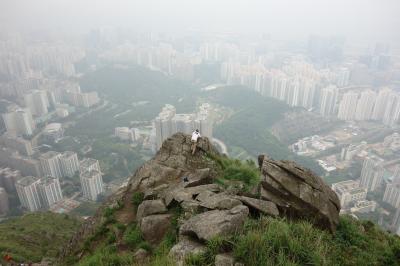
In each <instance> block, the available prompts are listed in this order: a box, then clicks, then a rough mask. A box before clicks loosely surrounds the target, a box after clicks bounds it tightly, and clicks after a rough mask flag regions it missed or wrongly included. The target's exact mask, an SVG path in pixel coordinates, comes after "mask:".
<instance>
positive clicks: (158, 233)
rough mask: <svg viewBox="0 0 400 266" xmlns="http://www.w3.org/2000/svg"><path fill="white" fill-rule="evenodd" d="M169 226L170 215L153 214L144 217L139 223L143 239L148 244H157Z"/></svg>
mask: <svg viewBox="0 0 400 266" xmlns="http://www.w3.org/2000/svg"><path fill="white" fill-rule="evenodd" d="M170 226H171V215H170V214H155V215H150V216H146V217H144V218H143V219H142V220H141V222H140V230H141V231H142V234H143V238H144V239H145V240H146V241H148V242H149V243H150V244H158V243H159V242H160V241H161V240H162V238H163V237H164V235H165V233H166V232H167V231H168V229H169V228H170Z"/></svg>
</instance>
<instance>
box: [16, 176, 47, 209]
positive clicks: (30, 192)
mask: <svg viewBox="0 0 400 266" xmlns="http://www.w3.org/2000/svg"><path fill="white" fill-rule="evenodd" d="M39 183H40V180H39V179H38V178H36V177H33V176H27V177H23V178H21V179H19V180H18V181H17V182H16V184H15V188H16V189H17V194H18V198H19V201H20V202H21V206H22V207H24V208H26V209H27V210H29V211H31V212H34V211H37V210H39V209H40V208H41V207H42V205H41V202H40V196H39V190H38V184H39Z"/></svg>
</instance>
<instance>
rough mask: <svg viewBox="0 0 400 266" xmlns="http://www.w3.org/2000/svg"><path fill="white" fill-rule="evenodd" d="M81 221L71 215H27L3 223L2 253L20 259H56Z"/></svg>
mask: <svg viewBox="0 0 400 266" xmlns="http://www.w3.org/2000/svg"><path fill="white" fill-rule="evenodd" d="M78 226H79V222H78V221H77V220H75V219H73V218H71V217H69V216H67V215H62V214H54V213H50V212H46V213H33V214H26V215H24V216H22V217H19V218H15V219H10V220H7V221H5V222H3V223H0V254H1V257H3V256H4V254H10V255H11V256H12V257H13V258H14V260H16V261H19V262H29V261H31V262H32V261H33V262H37V261H40V260H41V259H42V258H43V257H50V258H55V257H57V253H58V251H59V249H60V248H61V247H62V246H63V245H64V244H65V243H66V242H67V241H68V240H69V239H70V237H71V236H72V234H73V233H74V232H75V231H76V230H77V229H78Z"/></svg>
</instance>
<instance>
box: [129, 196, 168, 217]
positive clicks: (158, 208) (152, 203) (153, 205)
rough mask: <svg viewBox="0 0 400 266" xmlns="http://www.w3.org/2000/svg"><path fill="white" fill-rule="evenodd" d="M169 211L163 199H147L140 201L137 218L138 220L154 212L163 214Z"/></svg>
mask: <svg viewBox="0 0 400 266" xmlns="http://www.w3.org/2000/svg"><path fill="white" fill-rule="evenodd" d="M167 211H168V210H167V208H166V207H165V204H164V202H163V201H162V200H145V201H143V202H142V203H140V205H139V207H138V209H137V213H136V219H137V221H140V220H141V219H142V218H143V217H146V216H149V215H152V214H162V213H166V212H167Z"/></svg>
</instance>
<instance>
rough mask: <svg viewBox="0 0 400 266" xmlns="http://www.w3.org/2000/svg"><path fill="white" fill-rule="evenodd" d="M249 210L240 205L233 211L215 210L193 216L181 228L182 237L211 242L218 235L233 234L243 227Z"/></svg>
mask: <svg viewBox="0 0 400 266" xmlns="http://www.w3.org/2000/svg"><path fill="white" fill-rule="evenodd" d="M248 214H249V209H248V208H247V207H246V206H243V205H239V206H236V207H234V208H233V209H231V210H213V211H208V212H204V213H201V214H198V215H195V216H193V217H192V218H190V219H189V220H187V221H186V222H185V223H184V224H183V225H182V226H181V227H180V230H179V232H180V235H196V236H197V238H199V239H200V240H210V239H211V238H213V237H215V236H218V235H227V234H232V233H234V232H235V231H236V230H238V229H240V228H241V226H242V225H243V223H244V221H245V219H246V217H247V215H248Z"/></svg>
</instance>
